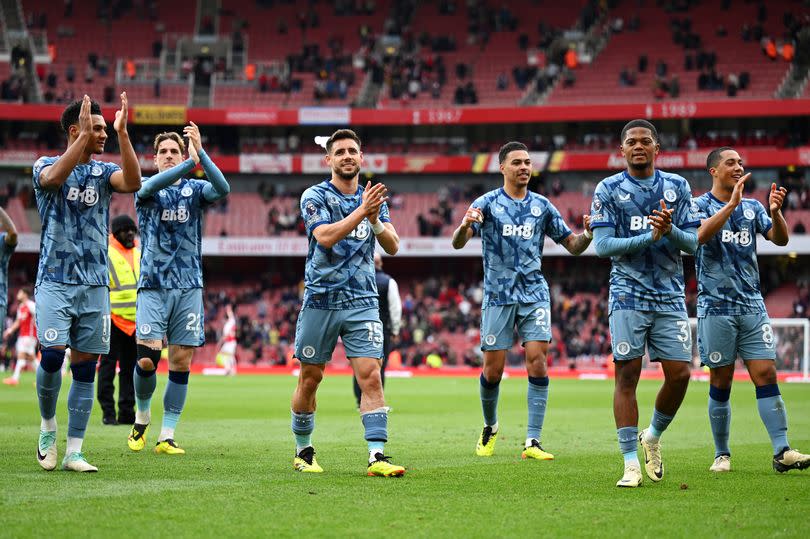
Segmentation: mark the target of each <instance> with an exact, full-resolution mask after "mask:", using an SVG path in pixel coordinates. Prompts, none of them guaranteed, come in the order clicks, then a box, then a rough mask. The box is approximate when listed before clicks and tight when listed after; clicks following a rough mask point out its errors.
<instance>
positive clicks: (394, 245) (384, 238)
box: [369, 219, 399, 255]
mask: <svg viewBox="0 0 810 539" xmlns="http://www.w3.org/2000/svg"><path fill="white" fill-rule="evenodd" d="M369 222H371V219H369ZM380 224H382V227H383V230H382V231H381V232H380V233H379V234H378V233H377V230H379V226H380ZM375 228H376V229H377V230H375ZM371 231H372V232H374V235H375V236H376V237H377V241H378V242H379V244H380V247H382V248H383V251H385V252H386V253H387V254H389V255H395V254H397V251H399V234H397V231H396V229H394V225H392V224H391V223H381V222H380V220H379V219H377V221H376V222H375V223H371Z"/></svg>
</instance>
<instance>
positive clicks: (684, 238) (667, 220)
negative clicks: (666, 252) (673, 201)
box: [649, 200, 698, 255]
mask: <svg viewBox="0 0 810 539" xmlns="http://www.w3.org/2000/svg"><path fill="white" fill-rule="evenodd" d="M672 213H673V210H672V209H671V208H667V204H666V202H664V201H663V200H662V201H661V209H660V210H653V214H652V215H650V216H649V221H650V224H651V225H652V227H653V231H652V239H653V241H658V240H660V239H661V238H662V237H664V236H666V237H667V239H668V240H669V241H670V242H671V243H672V244H673V245H674V246H675V247H677V248H678V249H680V250H681V251H684V252H685V253H688V254H690V255H693V254H695V251H697V247H698V236H697V232H696V229H697V227H692V226H690V227H688V228H685V229H683V230H681V229H680V228H678V227H677V226H675V224H674V223H673V222H672Z"/></svg>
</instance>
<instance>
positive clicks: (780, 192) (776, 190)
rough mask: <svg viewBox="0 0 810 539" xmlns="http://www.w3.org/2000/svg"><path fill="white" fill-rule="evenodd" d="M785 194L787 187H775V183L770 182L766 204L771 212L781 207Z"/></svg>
mask: <svg viewBox="0 0 810 539" xmlns="http://www.w3.org/2000/svg"><path fill="white" fill-rule="evenodd" d="M786 196H787V189H785V188H784V187H776V184H775V183H772V184H771V193H770V194H769V195H768V205H769V206H770V209H771V213H773V212H777V211H779V210H781V209H782V204H784V202H785V197H786Z"/></svg>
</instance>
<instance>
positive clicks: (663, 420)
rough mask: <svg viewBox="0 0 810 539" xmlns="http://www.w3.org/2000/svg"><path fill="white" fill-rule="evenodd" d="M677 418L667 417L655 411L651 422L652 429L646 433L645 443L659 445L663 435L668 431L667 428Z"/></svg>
mask: <svg viewBox="0 0 810 539" xmlns="http://www.w3.org/2000/svg"><path fill="white" fill-rule="evenodd" d="M674 417H675V416H672V415H667V414H664V413H661V412H659V411H658V410H656V409H653V415H652V419H651V420H650V428H649V429H647V432H645V433H644V441H645V442H647V443H648V444H657V443H658V440H659V439H660V438H661V435H662V434H663V433H664V431H665V430H667V427H668V426H669V424H670V423H672V420H673V419H674Z"/></svg>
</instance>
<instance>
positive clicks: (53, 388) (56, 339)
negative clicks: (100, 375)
mask: <svg viewBox="0 0 810 539" xmlns="http://www.w3.org/2000/svg"><path fill="white" fill-rule="evenodd" d="M34 298H35V301H36V303H37V306H38V308H37V310H36V315H35V316H36V323H37V332H38V335H39V339H40V342H42V361H40V364H39V367H38V368H37V381H36V385H37V398H38V400H39V413H40V417H41V421H40V431H39V445H38V448H37V460H38V462H39V465H40V466H42V467H43V468H44V469H46V470H53V469H54V468H56V463H57V451H56V402H57V401H58V400H59V391H60V389H61V387H62V374H61V372H60V369H61V368H62V364H63V363H64V361H65V346H66V345H67V344H68V342H69V340H70V324H71V319H72V312H71V309H72V306H71V304H70V303H71V298H72V296H71V295H70V290H69V287H68V286H67V285H64V284H61V283H51V282H47V281H46V282H42V283H40V284H39V285H38V286H37V287H36V289H35V291H34Z"/></svg>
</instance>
